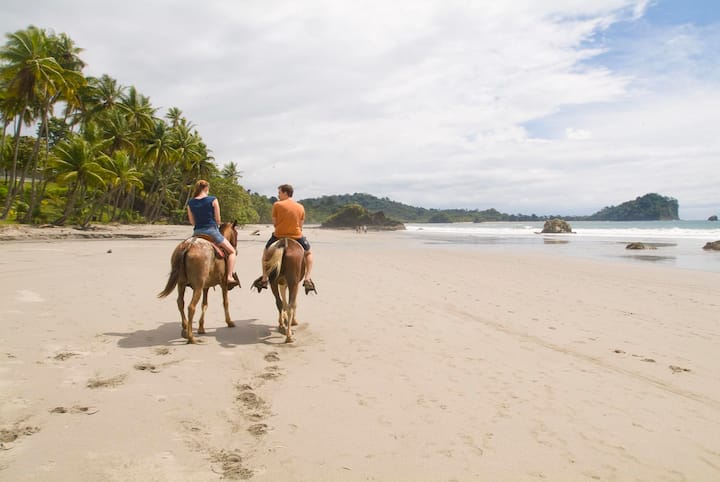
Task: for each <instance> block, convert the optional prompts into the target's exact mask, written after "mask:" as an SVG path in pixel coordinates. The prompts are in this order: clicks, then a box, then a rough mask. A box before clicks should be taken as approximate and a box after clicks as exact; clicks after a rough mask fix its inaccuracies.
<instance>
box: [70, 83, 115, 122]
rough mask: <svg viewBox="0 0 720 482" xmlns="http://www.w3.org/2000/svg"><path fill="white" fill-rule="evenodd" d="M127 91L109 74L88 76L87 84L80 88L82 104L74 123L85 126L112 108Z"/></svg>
mask: <svg viewBox="0 0 720 482" xmlns="http://www.w3.org/2000/svg"><path fill="white" fill-rule="evenodd" d="M124 92H125V87H122V86H120V85H119V84H118V82H117V80H115V79H113V78H112V77H110V76H109V75H103V76H102V77H100V78H97V77H88V79H87V84H86V85H85V87H84V88H82V89H81V90H80V96H79V97H80V100H81V106H80V109H79V110H78V112H77V114H76V116H75V117H74V118H73V120H72V124H73V125H77V124H81V125H82V126H83V127H84V126H85V125H87V124H88V123H89V122H91V121H93V120H95V119H97V118H98V116H101V115H103V113H107V112H108V111H110V110H112V109H113V108H114V107H115V106H116V105H117V104H118V102H120V99H121V98H122V95H123V93H124Z"/></svg>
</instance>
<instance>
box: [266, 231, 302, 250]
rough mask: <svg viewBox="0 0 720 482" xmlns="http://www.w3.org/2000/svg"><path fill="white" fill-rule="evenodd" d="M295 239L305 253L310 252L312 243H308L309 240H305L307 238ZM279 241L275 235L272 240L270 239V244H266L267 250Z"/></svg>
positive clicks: (271, 237)
mask: <svg viewBox="0 0 720 482" xmlns="http://www.w3.org/2000/svg"><path fill="white" fill-rule="evenodd" d="M293 239H295V241H297V242H298V243H300V246H302V247H303V249H304V250H305V251H310V243H309V242H308V240H307V238H305V236H303V237H302V238H293ZM277 240H278V238H276V237H275V235H274V234H273V235H272V236H270V239H268V242H267V243H265V248H269V247H270V245H271V244H273V243H274V242H275V241H277Z"/></svg>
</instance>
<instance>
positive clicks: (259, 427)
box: [247, 423, 268, 437]
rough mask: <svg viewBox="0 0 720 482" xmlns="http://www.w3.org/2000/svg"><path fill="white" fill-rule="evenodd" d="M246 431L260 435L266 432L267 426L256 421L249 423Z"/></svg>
mask: <svg viewBox="0 0 720 482" xmlns="http://www.w3.org/2000/svg"><path fill="white" fill-rule="evenodd" d="M247 431H248V432H250V433H251V434H253V435H255V436H256V437H260V436H261V435H265V434H266V433H268V426H267V424H265V423H256V424H253V425H250V426H249V427H248V429H247Z"/></svg>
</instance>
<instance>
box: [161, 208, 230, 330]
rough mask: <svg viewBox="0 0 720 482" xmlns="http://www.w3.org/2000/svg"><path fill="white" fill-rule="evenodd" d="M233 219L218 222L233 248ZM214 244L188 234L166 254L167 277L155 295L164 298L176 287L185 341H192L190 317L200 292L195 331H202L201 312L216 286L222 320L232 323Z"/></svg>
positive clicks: (224, 278) (221, 260)
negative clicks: (219, 292)
mask: <svg viewBox="0 0 720 482" xmlns="http://www.w3.org/2000/svg"><path fill="white" fill-rule="evenodd" d="M236 226H237V222H233V223H222V224H221V225H220V232H221V233H222V235H223V236H225V238H226V239H227V240H228V241H230V244H232V245H233V247H234V248H237V231H235V227H236ZM215 249H216V247H215V246H214V245H213V243H212V242H210V241H208V240H206V239H203V238H200V237H195V236H193V237H191V238H188V239H186V240H185V241H183V242H181V243H180V244H178V246H177V247H176V248H175V251H173V254H172V256H171V257H170V266H171V268H172V269H171V271H170V276H169V277H168V281H167V284H166V285H165V289H164V290H162V291H161V292H160V293H158V298H164V297H166V296H167V295H169V294H170V292H171V291H172V290H173V288H175V286H177V292H178V297H177V305H178V310H180V317H181V318H182V331H181V335H182V337H183V338H187V341H188V343H195V338H194V337H193V329H192V323H193V317H194V316H195V308H196V306H197V303H198V300H199V299H200V294H202V297H203V298H202V314H201V315H200V322H199V326H198V331H197V332H198V334H203V333H205V311H206V310H207V305H208V302H207V297H208V290H209V289H210V288H211V287H213V286H217V285H220V287H221V288H222V295H223V307H224V308H225V323H227V326H230V327H232V326H235V323H233V322H232V320H231V319H230V312H229V311H228V286H227V276H226V274H225V273H226V270H227V267H226V264H225V258H224V257H223V258H219V257H217V256H216V253H215ZM188 286H189V287H191V288H192V289H193V296H192V299H191V300H190V304H189V305H188V310H187V311H188V312H187V317H186V316H185V288H186V287H188Z"/></svg>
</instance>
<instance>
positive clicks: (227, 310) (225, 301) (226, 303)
mask: <svg viewBox="0 0 720 482" xmlns="http://www.w3.org/2000/svg"><path fill="white" fill-rule="evenodd" d="M222 296H223V308H224V309H225V324H226V325H227V326H229V327H230V328H232V327H233V326H235V323H233V321H232V320H231V319H230V302H229V301H228V290H227V286H223V287H222Z"/></svg>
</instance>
